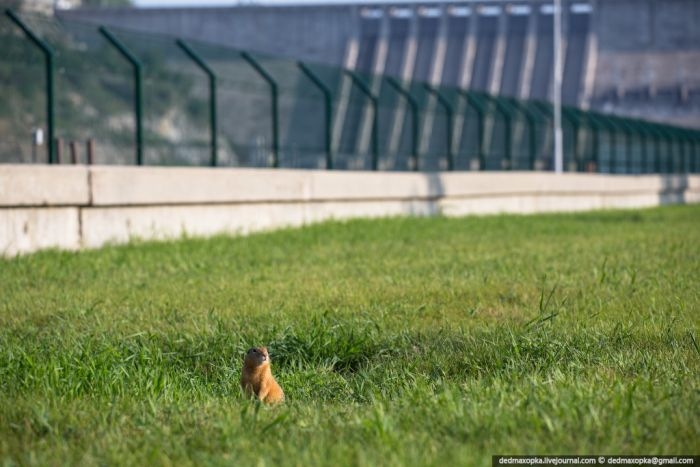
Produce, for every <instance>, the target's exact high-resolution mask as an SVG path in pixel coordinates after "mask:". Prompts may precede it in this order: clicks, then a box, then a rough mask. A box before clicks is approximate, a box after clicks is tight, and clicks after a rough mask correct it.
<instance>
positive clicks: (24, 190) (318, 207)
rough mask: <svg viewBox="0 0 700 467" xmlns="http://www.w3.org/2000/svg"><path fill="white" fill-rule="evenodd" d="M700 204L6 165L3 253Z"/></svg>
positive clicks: (519, 190) (466, 181) (632, 183)
mask: <svg viewBox="0 0 700 467" xmlns="http://www.w3.org/2000/svg"><path fill="white" fill-rule="evenodd" d="M697 202H700V176H698V175H692V176H685V175H678V176H675V175H674V176H663V175H662V176H659V175H644V176H621V175H614V176H613V175H598V174H562V175H556V174H553V173H546V172H481V173H479V172H450V173H392V172H350V171H347V172H346V171H311V170H286V169H279V170H266V169H226V168H217V169H210V168H163V167H109V166H94V167H84V166H82V167H65V166H64V167H61V166H56V167H50V166H37V165H31V166H27V165H24V166H19V165H4V166H0V254H1V255H4V256H12V255H16V254H19V253H28V252H32V251H36V250H40V249H44V248H61V249H79V248H83V247H88V248H94V247H99V246H101V245H104V244H107V243H123V242H127V241H129V240H130V239H133V238H139V239H167V238H175V237H178V236H181V235H190V236H208V235H214V234H219V233H231V234H247V233H249V232H254V231H260V230H267V229H273V228H278V227H285V226H301V225H305V224H309V223H313V222H319V221H323V220H326V219H348V218H353V217H383V216H400V215H420V216H425V215H436V214H444V215H449V216H463V215H469V214H497V213H506V212H507V213H522V214H527V213H535V212H554V211H557V212H558V211H561V212H564V211H580V210H590V209H607V208H636V207H647V206H657V205H660V204H670V203H697Z"/></svg>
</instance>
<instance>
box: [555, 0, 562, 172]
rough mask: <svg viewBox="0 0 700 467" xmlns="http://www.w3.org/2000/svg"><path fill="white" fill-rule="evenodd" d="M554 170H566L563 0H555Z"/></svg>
mask: <svg viewBox="0 0 700 467" xmlns="http://www.w3.org/2000/svg"><path fill="white" fill-rule="evenodd" d="M553 16H554V89H553V90H554V171H555V172H556V173H562V172H563V170H564V147H563V146H564V144H563V143H564V141H563V135H562V130H561V81H562V74H563V73H562V56H561V16H562V8H561V0H554V12H553Z"/></svg>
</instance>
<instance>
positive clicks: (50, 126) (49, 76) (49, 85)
mask: <svg viewBox="0 0 700 467" xmlns="http://www.w3.org/2000/svg"><path fill="white" fill-rule="evenodd" d="M5 14H6V15H7V16H8V17H9V18H10V20H12V22H13V23H15V24H16V25H17V26H18V27H19V28H20V29H21V30H22V31H23V32H24V34H25V35H26V36H27V37H28V38H29V40H30V41H32V43H33V44H34V45H35V46H37V47H38V48H39V49H40V50H41V52H42V53H43V54H44V66H45V67H46V132H47V142H48V144H47V147H46V150H47V156H48V162H49V164H55V163H56V150H55V148H54V109H55V105H54V104H55V96H54V52H53V49H52V48H51V47H50V46H49V45H48V44H47V43H46V42H45V41H43V40H42V39H41V38H40V37H39V36H37V35H36V34H35V33H34V32H33V31H32V30H31V29H29V26H27V25H26V24H25V23H24V21H22V19H21V18H20V17H19V16H17V14H16V13H15V12H14V11H12V10H10V9H7V10H5Z"/></svg>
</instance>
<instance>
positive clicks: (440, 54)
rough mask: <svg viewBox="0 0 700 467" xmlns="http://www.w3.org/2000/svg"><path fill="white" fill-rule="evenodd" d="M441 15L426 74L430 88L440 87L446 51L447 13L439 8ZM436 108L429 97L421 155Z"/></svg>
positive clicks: (435, 100) (431, 127)
mask: <svg viewBox="0 0 700 467" xmlns="http://www.w3.org/2000/svg"><path fill="white" fill-rule="evenodd" d="M441 9H442V14H441V15H440V22H439V23H438V30H437V34H436V40H435V48H434V49H433V55H432V56H433V60H432V63H431V64H430V73H429V74H428V82H429V83H430V84H431V85H432V86H438V85H440V82H441V81H442V72H443V70H444V69H445V52H446V51H447V11H446V9H445V8H444V7H441ZM436 106H437V99H436V97H435V96H433V95H430V96H428V99H427V101H426V108H425V118H424V119H423V124H422V127H421V130H420V131H421V136H420V147H419V151H420V152H421V154H423V153H425V152H426V151H427V150H428V148H429V145H430V137H431V134H432V130H433V123H434V118H433V116H434V112H435V110H436Z"/></svg>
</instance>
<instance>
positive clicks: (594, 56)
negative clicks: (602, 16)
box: [579, 0, 599, 109]
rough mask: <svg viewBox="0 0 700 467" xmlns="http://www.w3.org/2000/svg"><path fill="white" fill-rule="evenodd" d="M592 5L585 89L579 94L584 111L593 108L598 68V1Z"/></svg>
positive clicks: (584, 70)
mask: <svg viewBox="0 0 700 467" xmlns="http://www.w3.org/2000/svg"><path fill="white" fill-rule="evenodd" d="M590 4H591V8H592V11H591V19H590V26H589V32H588V41H587V43H586V51H585V52H584V53H585V57H584V69H583V89H582V90H581V93H580V94H579V95H580V96H581V97H580V98H579V105H580V106H581V108H582V109H588V108H590V106H591V100H592V99H593V92H594V90H595V75H596V66H597V64H598V22H599V21H598V0H590Z"/></svg>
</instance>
